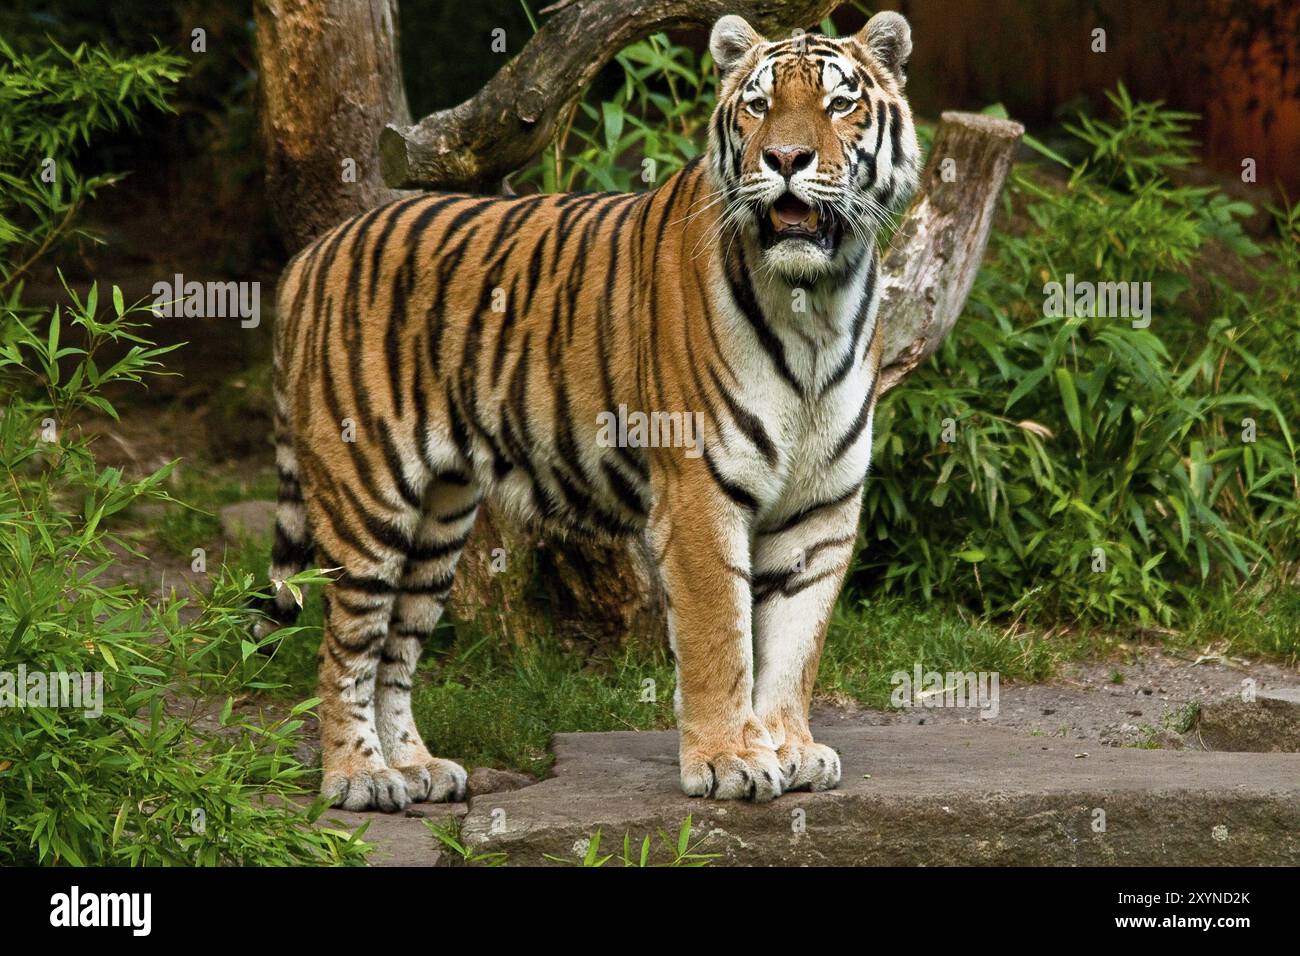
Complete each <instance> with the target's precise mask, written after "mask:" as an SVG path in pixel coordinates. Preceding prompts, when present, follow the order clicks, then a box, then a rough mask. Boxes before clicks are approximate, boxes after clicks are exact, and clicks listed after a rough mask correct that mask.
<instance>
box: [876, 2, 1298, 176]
mask: <svg viewBox="0 0 1300 956" xmlns="http://www.w3.org/2000/svg"><path fill="white" fill-rule="evenodd" d="M882 6H883V7H887V8H891V9H896V10H899V11H901V12H902V13H903V14H904V15H905V16H907V18H908V19H909V20H910V21H911V23H912V28H913V37H914V40H915V44H916V49H915V51H914V53H913V56H912V64H911V69H910V74H911V77H912V80H911V87H910V89H911V94H912V98H913V101H914V103H915V104H916V106H917V107H918V109H919V110H920V111H921V112H922V113H923V114H924V115H927V116H934V115H936V114H937V113H938V111H940V110H942V109H946V108H953V107H961V108H974V109H978V108H980V107H982V106H984V105H987V104H988V103H991V102H998V101H1000V102H1002V103H1004V104H1005V105H1006V107H1007V109H1008V110H1009V111H1010V113H1011V114H1012V115H1013V116H1015V117H1016V118H1017V119H1022V120H1026V121H1028V122H1030V123H1041V122H1046V121H1050V120H1052V119H1053V118H1055V117H1057V116H1058V115H1064V116H1067V117H1068V116H1071V115H1073V109H1071V108H1070V107H1071V106H1072V105H1078V104H1079V103H1081V102H1083V101H1090V102H1092V103H1093V105H1094V106H1096V107H1098V108H1103V107H1104V105H1105V103H1104V99H1103V96H1102V91H1104V90H1106V89H1110V88H1113V87H1114V85H1115V83H1116V82H1117V81H1118V80H1120V79H1123V81H1124V82H1125V84H1126V85H1127V86H1128V88H1129V90H1130V92H1132V93H1133V94H1134V96H1136V97H1139V98H1142V99H1162V100H1164V101H1166V102H1167V103H1168V104H1169V105H1170V106H1173V107H1176V108H1179V109H1186V110H1192V111H1195V112H1198V113H1201V114H1202V117H1203V118H1202V121H1201V122H1200V123H1199V124H1198V126H1197V128H1196V131H1195V132H1196V136H1197V138H1198V139H1200V140H1201V141H1202V143H1203V150H1204V154H1205V157H1206V160H1207V162H1208V163H1209V164H1210V165H1211V166H1213V167H1214V168H1216V169H1218V170H1221V171H1223V172H1224V173H1226V174H1229V175H1239V174H1240V170H1241V162H1242V160H1243V158H1246V157H1251V158H1253V159H1255V161H1256V163H1257V175H1258V181H1259V183H1260V184H1262V185H1269V186H1277V185H1279V184H1280V185H1281V186H1283V187H1284V188H1286V189H1287V190H1288V191H1289V194H1290V195H1291V197H1292V199H1295V198H1297V196H1300V0H978V2H976V0H893V2H886V3H883V4H882ZM1096 27H1101V28H1102V29H1104V30H1105V31H1106V40H1107V51H1106V52H1105V53H1094V52H1092V49H1091V44H1092V30H1093V29H1094V28H1096ZM1063 110H1064V113H1063V114H1062V111H1063Z"/></svg>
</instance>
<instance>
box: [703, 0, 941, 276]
mask: <svg viewBox="0 0 1300 956" xmlns="http://www.w3.org/2000/svg"><path fill="white" fill-rule="evenodd" d="M709 49H710V51H711V52H712V54H713V59H714V61H715V62H716V63H717V65H718V69H719V72H720V75H721V79H720V84H719V91H718V106H717V109H716V111H715V112H714V115H713V121H712V124H711V128H710V132H709V150H710V157H709V162H710V168H711V170H712V173H713V176H714V178H715V181H716V182H715V185H716V187H717V188H718V189H719V190H720V192H721V196H722V200H723V203H724V212H723V214H722V215H723V221H724V225H725V227H726V228H729V229H735V230H739V232H740V234H741V235H742V236H743V237H744V241H745V243H746V244H747V245H749V246H751V247H754V248H755V251H756V254H757V255H758V256H759V257H760V261H761V264H762V265H763V266H764V267H766V268H767V269H768V270H770V271H772V272H774V273H776V274H777V275H780V276H782V277H783V278H785V279H787V280H789V281H792V282H803V281H808V280H813V281H816V280H817V279H819V278H821V277H822V276H825V275H828V274H832V273H835V272H836V271H837V269H839V267H840V266H841V264H842V263H843V262H844V261H846V260H848V259H850V258H860V256H858V255H857V254H856V252H855V251H854V250H860V249H861V248H862V246H863V245H865V244H868V243H870V242H872V241H873V236H874V234H875V232H876V230H877V229H878V227H879V226H880V225H881V224H882V223H883V222H884V221H885V220H886V219H887V218H888V217H889V216H890V215H891V214H892V213H893V212H894V211H895V210H897V208H898V207H899V206H900V205H901V203H903V202H904V201H905V200H906V199H907V197H908V196H909V195H910V193H911V192H912V191H913V190H914V189H915V188H916V185H917V178H918V170H919V162H920V148H919V146H918V144H917V141H916V131H915V129H914V127H913V125H912V114H911V110H910V109H909V108H908V105H907V100H906V98H905V97H904V95H903V86H904V83H905V82H906V73H905V67H906V65H907V58H908V56H909V54H910V53H911V51H912V37H911V29H910V28H909V27H908V25H907V21H906V20H905V19H903V17H902V16H900V15H899V14H897V13H892V12H885V13H878V14H876V15H875V16H873V17H872V18H871V20H870V21H868V23H867V25H866V26H865V27H863V28H862V30H861V31H860V32H858V33H856V34H854V35H852V36H847V37H840V38H834V37H827V36H820V35H814V34H796V35H794V36H791V37H789V38H787V39H783V40H775V41H769V40H765V39H764V38H763V37H761V36H759V35H758V34H757V33H756V32H755V31H754V29H753V27H751V26H750V25H749V24H748V23H747V22H746V21H745V20H744V19H742V18H741V17H738V16H725V17H723V18H722V19H720V20H719V21H718V22H717V23H716V24H715V25H714V27H713V33H712V36H711V37H710V40H709Z"/></svg>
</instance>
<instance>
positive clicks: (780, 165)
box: [763, 146, 817, 179]
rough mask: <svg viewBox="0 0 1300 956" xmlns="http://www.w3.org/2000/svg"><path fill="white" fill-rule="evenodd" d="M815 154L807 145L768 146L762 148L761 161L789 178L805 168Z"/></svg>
mask: <svg viewBox="0 0 1300 956" xmlns="http://www.w3.org/2000/svg"><path fill="white" fill-rule="evenodd" d="M816 155H817V154H816V153H815V152H814V151H813V150H811V149H809V148H808V147H807V146H769V147H768V148H767V149H765V150H763V162H765V163H767V165H768V168H769V169H771V170H773V171H774V172H778V173H780V174H781V175H782V176H784V177H785V178H786V179H789V178H790V177H791V176H793V175H794V174H795V173H797V172H799V170H801V169H807V168H808V165H809V164H810V163H811V162H812V161H813V158H814V157H815V156H816Z"/></svg>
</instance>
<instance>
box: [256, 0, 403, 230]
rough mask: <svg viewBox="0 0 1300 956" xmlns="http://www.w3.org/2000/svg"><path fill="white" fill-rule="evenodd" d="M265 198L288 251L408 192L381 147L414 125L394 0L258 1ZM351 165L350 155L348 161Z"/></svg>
mask: <svg viewBox="0 0 1300 956" xmlns="http://www.w3.org/2000/svg"><path fill="white" fill-rule="evenodd" d="M253 14H254V17H255V19H256V23H257V61H258V73H259V79H260V83H261V88H260V99H261V103H260V109H259V111H258V112H259V115H260V122H261V135H262V140H263V145H264V149H265V152H266V178H267V183H266V185H267V190H266V193H267V196H268V197H269V198H270V201H271V207H272V211H273V213H274V215H275V220H276V226H277V227H278V228H279V230H280V236H281V238H282V239H283V240H284V242H285V245H286V246H287V247H288V248H289V250H290V251H291V252H296V251H297V250H298V249H301V248H302V247H303V246H305V245H306V244H307V243H308V242H310V241H311V240H312V239H314V238H315V237H316V236H318V235H319V234H320V233H322V232H324V231H325V230H326V229H328V228H330V227H331V226H334V225H336V224H338V223H339V222H341V221H342V220H344V219H346V218H347V217H348V216H352V215H355V214H356V213H359V212H364V211H365V210H367V209H371V208H373V207H375V206H377V205H379V204H380V203H384V202H387V201H388V200H390V199H395V198H397V197H398V196H400V195H402V194H401V193H400V192H397V191H396V190H393V189H390V188H389V187H388V186H387V185H385V183H384V180H383V177H382V175H381V174H380V170H379V163H378V158H377V157H376V155H375V143H376V142H377V140H378V138H379V133H380V130H382V129H383V128H384V125H385V124H386V123H409V122H410V115H411V114H410V109H409V108H408V107H407V105H406V89H405V87H404V86H403V84H402V71H401V64H400V62H399V60H398V55H397V51H398V46H397V0H256V3H255V4H254V7H253ZM348 161H351V163H350V164H349V163H348Z"/></svg>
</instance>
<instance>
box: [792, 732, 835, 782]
mask: <svg viewBox="0 0 1300 956" xmlns="http://www.w3.org/2000/svg"><path fill="white" fill-rule="evenodd" d="M776 755H777V759H778V760H780V762H781V786H782V789H784V790H786V791H790V790H833V789H834V788H835V787H836V785H838V784H839V782H840V755H839V754H837V753H836V752H835V751H834V750H832V749H831V748H830V747H827V746H826V745H825V744H818V743H813V742H812V741H811V740H806V741H790V742H788V743H785V744H782V746H781V749H780V750H778V751H777V752H776Z"/></svg>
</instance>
